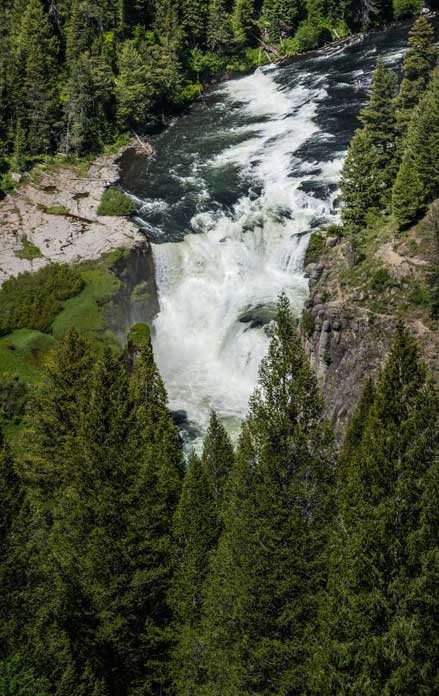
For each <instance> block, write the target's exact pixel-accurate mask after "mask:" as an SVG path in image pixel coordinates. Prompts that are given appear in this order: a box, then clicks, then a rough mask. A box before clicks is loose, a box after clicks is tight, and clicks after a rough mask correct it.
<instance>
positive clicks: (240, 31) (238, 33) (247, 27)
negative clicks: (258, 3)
mask: <svg viewBox="0 0 439 696" xmlns="http://www.w3.org/2000/svg"><path fill="white" fill-rule="evenodd" d="M254 11H255V8H254V0H235V3H234V7H233V14H232V28H233V34H234V37H235V41H236V43H238V44H244V43H246V42H247V41H248V40H249V39H250V38H251V36H252V34H254V32H255V24H254Z"/></svg>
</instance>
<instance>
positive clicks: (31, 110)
mask: <svg viewBox="0 0 439 696" xmlns="http://www.w3.org/2000/svg"><path fill="white" fill-rule="evenodd" d="M57 53H58V43H57V40H56V38H55V36H54V32H53V29H52V26H51V24H50V22H49V18H48V16H47V13H46V11H45V8H44V6H43V4H42V3H41V1H40V0H30V2H29V3H27V5H26V9H25V11H24V14H23V17H22V20H21V23H20V30H19V33H18V34H17V37H16V41H15V54H16V61H17V65H18V68H17V76H18V80H17V86H16V89H17V90H18V93H19V95H20V104H19V106H18V107H17V109H18V112H17V118H18V119H19V120H20V122H21V125H22V127H23V130H24V131H25V133H26V145H27V149H28V150H29V152H30V153H31V154H38V153H41V152H48V151H49V150H50V148H51V145H53V128H54V126H55V123H56V119H57V116H58V113H57V112H58V99H57V91H56V75H57V70H56V60H57Z"/></svg>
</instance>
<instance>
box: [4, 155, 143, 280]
mask: <svg viewBox="0 0 439 696" xmlns="http://www.w3.org/2000/svg"><path fill="white" fill-rule="evenodd" d="M120 156H121V153H119V154H118V155H117V156H116V155H110V156H103V157H100V158H99V159H97V160H96V161H95V162H94V163H93V164H92V165H91V166H90V167H89V169H88V171H86V172H84V171H83V170H82V169H81V168H79V167H73V166H69V167H62V166H52V167H48V168H44V169H41V170H39V169H35V170H33V172H32V180H29V181H28V182H26V183H24V184H23V185H22V186H21V187H20V188H19V189H18V191H17V192H16V193H15V194H14V195H9V196H7V198H6V199H5V200H4V201H3V202H2V203H1V204H0V284H1V283H3V282H4V281H5V280H6V279H7V278H10V277H11V276H15V275H18V274H19V273H22V272H24V271H32V270H37V269H38V268H41V267H42V266H44V265H46V264H47V263H49V262H53V261H57V262H60V263H76V262H79V261H84V260H94V259H97V258H99V257H100V256H102V254H105V253H106V252H108V251H111V250H113V249H118V248H126V249H133V248H136V247H139V246H140V247H142V246H144V244H145V238H144V236H143V234H142V233H141V232H140V231H139V229H138V228H137V227H136V225H135V224H134V223H132V222H131V221H129V220H127V219H126V218H123V217H107V216H99V215H98V213H97V210H98V206H99V203H100V200H101V196H102V193H103V192H104V190H105V189H106V188H107V187H108V186H110V185H112V184H115V183H117V182H118V181H119V177H120V172H119V164H118V162H119V159H120ZM28 243H30V244H31V245H32V253H31V254H29V253H26V244H28Z"/></svg>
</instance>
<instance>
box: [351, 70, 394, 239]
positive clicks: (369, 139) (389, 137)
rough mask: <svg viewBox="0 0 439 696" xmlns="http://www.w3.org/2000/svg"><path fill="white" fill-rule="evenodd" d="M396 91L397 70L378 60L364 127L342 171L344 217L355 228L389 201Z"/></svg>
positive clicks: (392, 178)
mask: <svg viewBox="0 0 439 696" xmlns="http://www.w3.org/2000/svg"><path fill="white" fill-rule="evenodd" d="M395 91H396V77H395V74H394V73H393V72H392V71H389V70H386V68H385V67H384V65H383V64H382V63H381V62H380V61H379V62H378V63H377V66H376V69H375V72H374V75H373V81H372V88H371V93H370V95H369V99H368V101H367V103H366V105H365V107H364V108H363V109H362V111H361V113H360V115H359V120H360V122H361V123H362V124H363V129H362V131H360V133H357V134H356V135H355V137H354V139H353V141H352V144H351V147H350V150H349V153H348V156H347V159H346V162H345V166H344V168H343V174H342V194H343V200H344V209H343V220H344V222H345V224H352V225H353V226H354V228H355V227H360V228H361V227H362V226H364V224H365V222H366V217H367V214H368V213H369V212H375V213H376V212H378V211H380V210H384V209H386V207H387V206H388V204H389V203H390V198H391V190H392V186H393V182H394V180H395V177H396V174H397V156H396V120H395V113H394V101H393V100H394V97H395Z"/></svg>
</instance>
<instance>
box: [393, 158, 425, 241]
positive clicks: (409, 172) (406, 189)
mask: <svg viewBox="0 0 439 696" xmlns="http://www.w3.org/2000/svg"><path fill="white" fill-rule="evenodd" d="M423 207H424V189H423V186H422V183H421V180H420V178H419V175H418V171H417V167H416V159H415V157H413V155H412V153H411V151H410V149H409V148H407V149H406V151H405V153H404V157H403V160H402V163H401V166H400V168H399V171H398V175H397V177H396V181H395V184H394V186H393V191H392V212H393V214H394V216H395V218H396V220H397V221H398V224H399V226H400V228H401V229H404V228H405V227H409V225H411V224H413V223H414V222H415V221H416V219H417V217H418V216H419V213H420V212H421V211H422V209H423Z"/></svg>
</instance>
